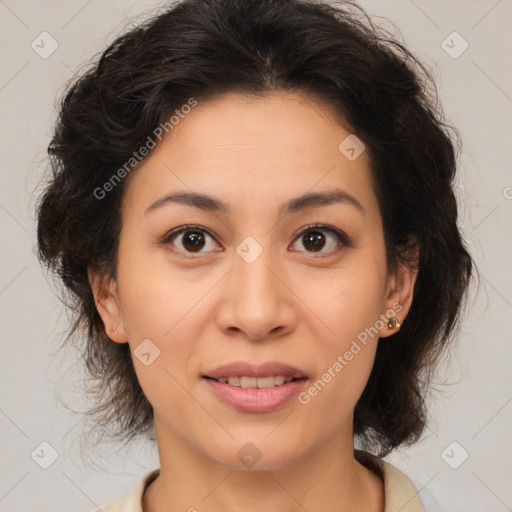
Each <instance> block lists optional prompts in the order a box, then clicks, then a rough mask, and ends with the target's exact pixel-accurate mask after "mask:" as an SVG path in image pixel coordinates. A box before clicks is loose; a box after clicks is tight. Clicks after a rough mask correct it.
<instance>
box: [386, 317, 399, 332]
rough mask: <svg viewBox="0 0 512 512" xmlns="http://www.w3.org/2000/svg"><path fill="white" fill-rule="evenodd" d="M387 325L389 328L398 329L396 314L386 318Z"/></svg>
mask: <svg viewBox="0 0 512 512" xmlns="http://www.w3.org/2000/svg"><path fill="white" fill-rule="evenodd" d="M388 327H389V328H390V329H397V330H400V322H399V321H398V318H397V317H396V316H392V317H391V318H390V319H389V320H388Z"/></svg>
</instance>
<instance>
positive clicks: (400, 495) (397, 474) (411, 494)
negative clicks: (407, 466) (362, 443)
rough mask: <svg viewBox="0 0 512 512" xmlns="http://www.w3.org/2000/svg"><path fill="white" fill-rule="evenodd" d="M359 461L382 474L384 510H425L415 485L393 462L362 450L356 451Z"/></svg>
mask: <svg viewBox="0 0 512 512" xmlns="http://www.w3.org/2000/svg"><path fill="white" fill-rule="evenodd" d="M355 457H356V460H357V461H358V462H360V463H361V464H363V465H364V466H366V467H367V468H368V469H371V470H372V471H374V472H376V473H378V474H380V476H381V478H382V480H383V482H384V503H385V508H384V512H398V511H400V512H425V509H424V508H423V504H422V502H421V499H420V497H419V494H418V491H417V490H416V487H415V485H414V484H413V482H412V481H411V480H410V479H409V477H408V476H407V475H406V474H405V473H403V472H402V471H400V470H399V469H398V468H397V467H395V466H393V464H391V463H389V462H387V461H385V460H383V459H380V458H378V457H375V456H374V455H372V454H370V453H368V452H364V451H361V450H356V451H355Z"/></svg>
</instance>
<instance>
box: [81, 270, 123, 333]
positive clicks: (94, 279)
mask: <svg viewBox="0 0 512 512" xmlns="http://www.w3.org/2000/svg"><path fill="white" fill-rule="evenodd" d="M88 277H89V284H90V285H91V289H92V293H93V295H94V302H95V303H96V309H97V310H98V313H99V315H100V316H101V319H102V320H103V325H104V326H105V333H106V334H107V336H108V337H109V338H110V339H111V340H112V341H115V342H116V343H127V342H128V336H127V332H126V330H125V329H124V327H123V325H122V324H121V309H120V303H119V299H118V293H117V284H116V281H115V279H113V278H112V277H109V276H106V275H105V274H103V273H102V274H100V273H99V272H94V271H92V270H89V271H88Z"/></svg>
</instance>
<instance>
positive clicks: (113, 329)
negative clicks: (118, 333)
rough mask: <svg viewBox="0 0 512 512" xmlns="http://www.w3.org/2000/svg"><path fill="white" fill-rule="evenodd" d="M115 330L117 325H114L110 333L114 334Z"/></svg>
mask: <svg viewBox="0 0 512 512" xmlns="http://www.w3.org/2000/svg"><path fill="white" fill-rule="evenodd" d="M116 329H117V324H116V325H115V327H113V328H112V332H114V331H115V330H116Z"/></svg>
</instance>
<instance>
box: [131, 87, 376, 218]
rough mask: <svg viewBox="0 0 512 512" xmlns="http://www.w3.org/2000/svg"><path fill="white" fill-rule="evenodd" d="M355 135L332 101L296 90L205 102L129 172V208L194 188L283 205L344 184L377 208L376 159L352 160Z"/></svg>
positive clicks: (363, 155) (252, 202)
mask: <svg viewBox="0 0 512 512" xmlns="http://www.w3.org/2000/svg"><path fill="white" fill-rule="evenodd" d="M351 137H354V135H353V134H351V131H350V128H349V127H347V126H346V125H343V126H342V125H341V124H340V122H339V120H338V119H336V117H335V116H334V114H333V113H332V112H331V111H330V110H329V107H328V106H326V105H325V104H323V103H321V102H319V101H317V100H315V99H313V98H311V97H308V96H304V95H301V94H297V93H275V94H271V95H267V96H264V97H262V98H254V97H248V96H245V95H241V94H227V95H225V96H222V97H220V98H219V99H216V100H212V101H208V102H204V103H201V102H198V105H197V106H196V107H194V108H193V109H192V110H191V111H190V113H188V114H186V115H183V116H182V118H181V119H180V121H179V123H178V124H176V125H175V126H174V127H173V129H172V131H171V132H170V134H169V135H167V136H166V137H165V138H164V139H163V140H162V142H161V143H160V144H159V145H158V146H157V147H156V148H155V149H154V150H153V152H152V154H151V155H150V156H149V157H148V158H147V159H146V161H145V162H144V163H143V165H142V166H141V167H140V168H139V169H138V170H137V171H136V172H134V173H133V175H132V176H130V180H129V181H130V183H129V186H128V187H127V191H126V194H125V201H126V205H127V206H129V207H130V209H132V208H135V209H139V210H140V209H141V208H144V209H145V208H147V207H148V205H150V204H151V203H152V202H154V201H155V200H158V199H159V198H160V197H161V196H163V195H164V194H165V193H168V192H173V191H176V190H180V191H187V190H188V191H194V192H198V193H205V194H210V195H216V196H222V197H226V198H229V201H230V202H231V203H236V204H238V205H239V206H241V207H243V206H244V205H245V206H247V207H248V206H250V205H253V206H254V207H256V206H262V205H266V204H269V202H272V203H274V204H276V210H277V207H278V205H281V204H283V203H284V202H286V200H288V199H289V198H291V197H298V196H299V195H303V194H304V193H306V192H308V191H310V192H315V191H317V190H318V191H319V190H325V189H332V188H341V189H342V190H344V191H346V192H347V193H350V194H352V195H354V196H359V199H360V202H361V203H363V206H365V209H368V210H371V209H372V208H375V206H376V203H375V197H374V194H373V186H372V184H371V175H370V162H369V156H368V154H367V152H366V151H362V152H361V153H360V154H359V156H357V155H356V156H357V158H355V159H353V158H352V159H351V158H347V153H346V149H347V147H346V146H347V144H345V142H344V141H346V140H349V142H350V143H351V144H349V145H352V146H353V145H354V144H353V141H352V139H351ZM347 138H348V139H347ZM355 140H356V141H357V139H355ZM349 149H350V148H349ZM356 150H357V151H358V152H359V151H361V147H356ZM352 154H353V153H352ZM348 156H351V154H350V153H348ZM213 191H215V192H216V193H215V194H213V193H212V192H213ZM236 204H235V206H236ZM233 211H234V212H236V211H237V210H236V207H235V208H234V209H233Z"/></svg>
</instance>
